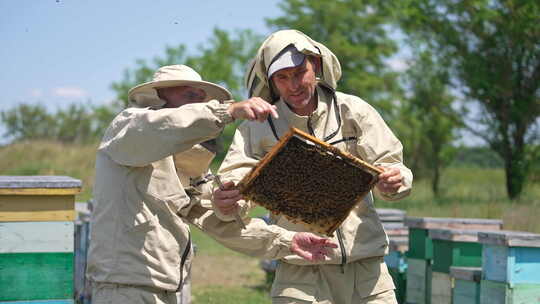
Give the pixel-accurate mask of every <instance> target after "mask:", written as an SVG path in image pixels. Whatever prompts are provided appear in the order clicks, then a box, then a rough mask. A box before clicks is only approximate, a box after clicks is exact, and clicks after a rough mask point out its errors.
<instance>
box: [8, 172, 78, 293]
mask: <svg viewBox="0 0 540 304" xmlns="http://www.w3.org/2000/svg"><path fill="white" fill-rule="evenodd" d="M81 185H82V184H81V181H80V180H78V179H74V178H71V177H68V176H0V303H4V302H7V303H15V302H16V303H30V302H32V303H34V301H35V302H36V303H38V302H39V303H45V302H47V303H49V302H51V303H52V302H54V303H73V258H74V253H73V252H74V248H73V247H74V239H73V238H74V223H73V220H74V218H75V207H74V206H75V195H76V194H78V193H79V192H80V191H81Z"/></svg>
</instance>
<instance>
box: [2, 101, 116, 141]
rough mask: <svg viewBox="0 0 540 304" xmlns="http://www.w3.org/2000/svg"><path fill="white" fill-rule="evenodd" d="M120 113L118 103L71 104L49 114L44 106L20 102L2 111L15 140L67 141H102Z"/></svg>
mask: <svg viewBox="0 0 540 304" xmlns="http://www.w3.org/2000/svg"><path fill="white" fill-rule="evenodd" d="M115 114H116V111H115V107H114V105H112V106H107V105H101V106H94V105H91V104H75V103H73V104H71V105H69V106H68V107H67V108H66V109H60V110H58V111H56V112H55V113H49V112H48V111H47V110H46V108H45V107H44V106H43V105H39V104H38V105H31V104H20V105H18V106H17V107H15V108H13V109H10V110H6V111H2V112H0V119H1V122H2V123H3V124H4V125H5V127H6V134H5V135H6V136H9V137H10V138H12V139H13V140H15V141H21V140H34V139H48V140H58V141H61V142H64V143H72V142H77V143H82V142H93V141H96V140H98V139H99V138H100V137H101V136H102V135H103V133H104V132H105V129H106V128H107V126H108V125H109V123H110V122H111V120H112V119H113V118H114V115H115Z"/></svg>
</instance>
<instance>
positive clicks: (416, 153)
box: [398, 50, 462, 195]
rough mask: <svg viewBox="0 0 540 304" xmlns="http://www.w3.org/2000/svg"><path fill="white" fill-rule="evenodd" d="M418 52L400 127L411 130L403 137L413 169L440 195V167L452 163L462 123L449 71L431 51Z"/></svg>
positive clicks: (410, 71)
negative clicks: (424, 177) (425, 174)
mask: <svg viewBox="0 0 540 304" xmlns="http://www.w3.org/2000/svg"><path fill="white" fill-rule="evenodd" d="M416 53H417V54H418V57H417V59H416V61H415V63H414V64H413V65H412V66H411V67H410V68H409V70H408V71H407V73H406V82H407V87H408V90H407V91H408V92H410V94H408V95H409V96H408V97H407V98H406V102H405V103H404V106H403V108H402V112H401V113H400V114H401V115H400V117H401V119H400V123H401V124H403V126H401V127H398V130H410V132H409V133H408V134H406V135H405V136H400V137H401V138H402V139H404V141H403V142H404V143H405V144H404V145H405V149H406V150H409V155H411V157H412V160H411V162H410V163H411V167H412V170H413V171H414V172H415V174H417V173H419V174H417V175H423V174H422V173H424V171H425V172H426V173H427V174H428V175H429V176H430V180H431V189H432V191H433V193H434V194H435V195H438V194H439V182H440V177H441V169H443V168H444V167H447V166H448V165H449V164H450V163H451V162H452V160H453V158H454V155H455V153H456V152H457V151H456V148H455V147H454V146H453V145H452V143H453V141H454V140H455V139H456V135H455V134H456V131H457V128H458V127H459V126H460V125H461V123H462V122H461V118H460V117H461V116H460V113H459V112H458V111H457V110H455V109H454V108H453V107H452V105H453V102H454V97H453V96H452V95H451V94H450V93H449V90H448V82H449V79H448V78H449V76H448V73H447V72H446V70H445V69H444V68H441V67H440V66H439V65H436V64H435V63H434V62H433V60H432V54H431V52H430V51H427V50H424V51H417V52H416ZM400 135H401V134H400Z"/></svg>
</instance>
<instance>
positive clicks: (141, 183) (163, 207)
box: [87, 66, 290, 303]
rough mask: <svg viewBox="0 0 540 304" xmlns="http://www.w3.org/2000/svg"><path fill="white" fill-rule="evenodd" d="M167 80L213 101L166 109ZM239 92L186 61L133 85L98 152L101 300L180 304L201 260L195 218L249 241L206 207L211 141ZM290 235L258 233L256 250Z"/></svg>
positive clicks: (279, 246) (92, 269) (92, 275)
mask: <svg viewBox="0 0 540 304" xmlns="http://www.w3.org/2000/svg"><path fill="white" fill-rule="evenodd" d="M165 76H166V77H165ZM173 76H174V77H173ZM164 85H170V86H181V85H184V86H186V85H188V86H201V87H202V88H203V89H205V91H206V92H208V95H209V99H208V100H205V101H204V102H200V103H191V104H186V105H183V106H180V107H177V108H163V105H164V104H165V102H164V101H163V100H161V99H160V98H159V97H158V96H157V95H156V89H155V88H156V87H160V86H164ZM231 98H232V97H231V95H230V93H229V92H228V91H227V90H225V89H224V88H221V87H219V86H217V85H213V84H210V83H207V82H204V81H202V80H201V78H200V76H199V75H198V74H197V73H196V72H195V71H193V70H192V69H190V68H189V67H186V66H167V67H163V68H160V69H159V70H158V71H157V72H156V74H155V75H154V80H153V81H152V82H149V83H146V84H142V85H140V86H137V87H135V88H133V89H132V90H130V93H129V99H130V101H131V102H132V106H131V107H129V108H127V109H125V110H123V111H122V112H121V113H120V114H118V115H117V116H116V117H115V118H114V120H113V121H112V122H111V124H110V126H109V127H108V129H107V130H106V132H105V134H104V136H103V139H102V141H101V143H100V145H99V148H98V151H97V156H96V177H95V183H94V192H93V193H94V204H95V205H94V210H93V213H92V222H91V242H90V248H89V255H88V266H87V276H88V279H89V280H90V281H91V282H92V284H93V295H92V297H93V299H92V300H93V302H94V303H105V302H106V303H177V298H176V292H177V291H178V290H181V288H182V285H183V282H184V280H185V279H186V276H187V274H188V269H189V266H190V263H191V259H192V256H193V252H192V250H191V238H190V228H189V226H188V223H190V222H191V223H193V224H195V225H196V226H197V227H199V228H201V229H203V230H205V231H206V232H207V233H209V234H211V235H212V236H213V237H215V238H218V239H219V240H220V241H221V242H223V243H224V244H225V245H228V246H231V247H233V248H234V246H235V244H236V243H238V242H241V241H242V238H241V237H237V236H236V235H237V234H238V232H237V231H236V229H233V232H232V233H229V232H228V229H231V227H230V226H236V224H235V223H223V222H221V221H219V220H218V219H217V218H216V217H215V215H213V212H211V210H209V209H208V208H205V207H204V205H205V204H203V203H201V202H202V201H204V200H205V199H208V198H209V196H210V192H209V190H208V189H209V185H208V184H209V180H208V176H207V173H209V169H208V165H209V164H210V162H211V161H212V159H213V157H214V155H215V151H214V150H213V149H212V148H210V149H209V146H208V140H211V139H213V138H215V137H217V136H218V135H219V134H220V132H221V131H222V130H223V127H224V126H225V125H226V124H228V123H230V122H232V121H233V118H232V116H231V115H230V114H229V113H228V112H227V108H228V106H229V104H228V101H227V100H230V99H231ZM207 202H208V201H207ZM206 206H207V207H209V206H210V203H208V204H206ZM282 233H283V234H285V235H287V236H286V237H285V241H282V239H281V237H282ZM288 233H289V232H287V231H285V230H283V231H278V232H268V233H265V232H257V235H260V236H262V238H263V239H262V240H260V242H259V241H254V239H253V238H251V244H252V247H251V253H252V254H254V255H259V256H267V257H279V256H283V255H285V254H288V253H289V250H288V248H289V245H290V243H289V242H288V240H289V239H290V236H288ZM229 236H234V239H233V240H232V241H231V242H228V238H229Z"/></svg>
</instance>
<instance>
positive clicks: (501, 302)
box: [480, 280, 540, 304]
mask: <svg viewBox="0 0 540 304" xmlns="http://www.w3.org/2000/svg"><path fill="white" fill-rule="evenodd" d="M539 302H540V284H515V285H513V286H512V285H510V284H507V283H502V282H494V281H488V280H482V281H481V282H480V303H481V304H529V303H539Z"/></svg>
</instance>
